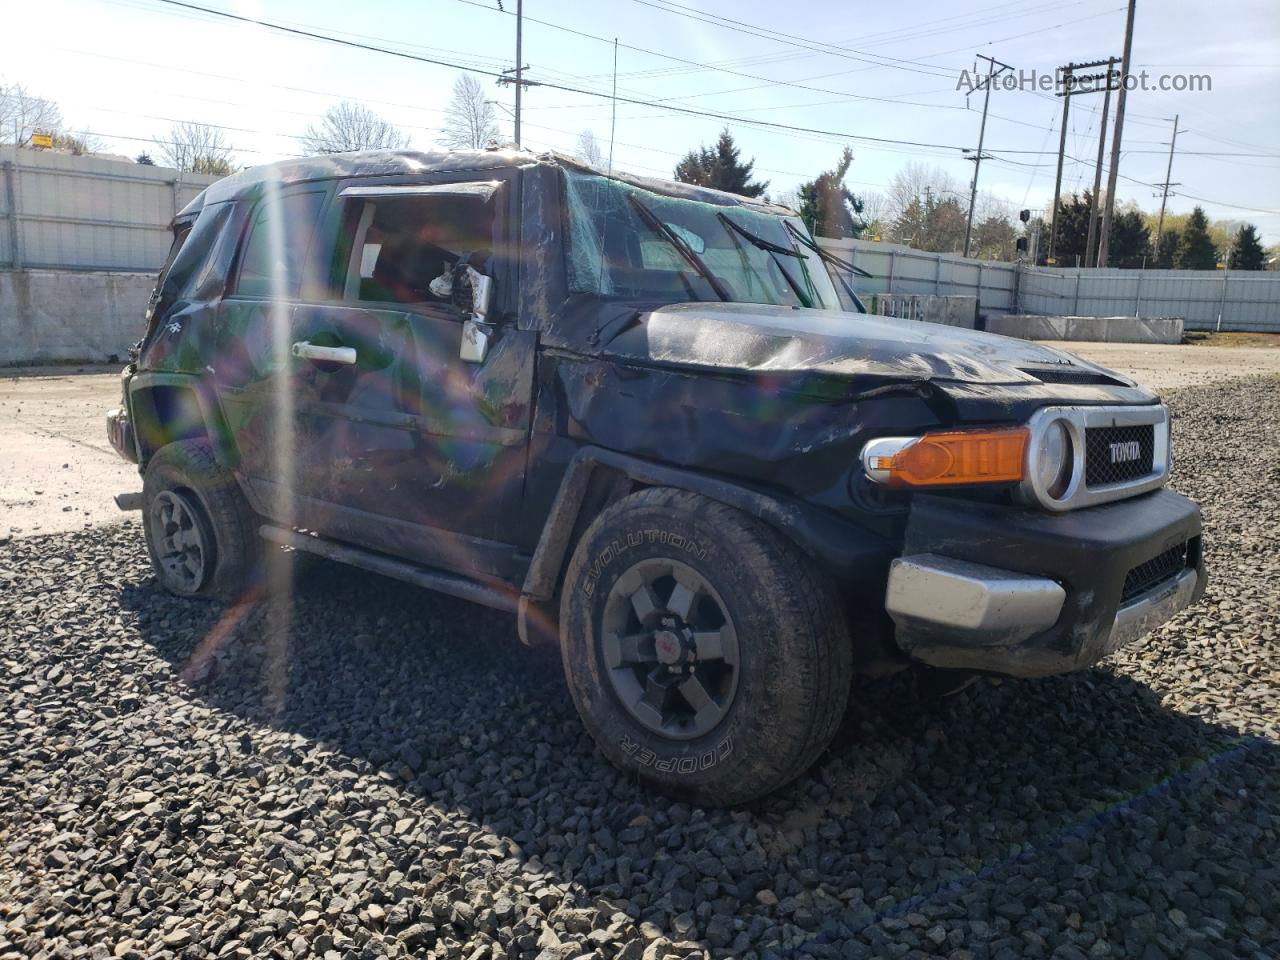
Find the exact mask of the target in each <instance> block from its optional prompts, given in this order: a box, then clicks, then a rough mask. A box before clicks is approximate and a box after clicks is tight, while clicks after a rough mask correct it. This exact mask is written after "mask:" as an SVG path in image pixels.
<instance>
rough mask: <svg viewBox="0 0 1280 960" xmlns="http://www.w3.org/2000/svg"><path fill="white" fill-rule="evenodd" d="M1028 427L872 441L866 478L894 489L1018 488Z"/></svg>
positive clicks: (866, 455) (865, 459)
mask: <svg viewBox="0 0 1280 960" xmlns="http://www.w3.org/2000/svg"><path fill="white" fill-rule="evenodd" d="M1029 437H1030V434H1029V431H1028V430H1027V428H1026V427H1015V428H1013V429H1000V430H949V431H940V432H938V433H926V434H925V435H924V436H922V437H905V438H896V437H894V438H884V439H881V440H873V441H872V442H871V443H869V444H868V445H867V448H866V450H865V451H864V452H863V463H864V464H865V466H866V471H867V474H868V476H870V477H871V478H872V479H873V480H876V481H878V482H879V483H884V484H887V485H888V486H891V487H944V486H960V485H962V484H973V483H1017V482H1018V481H1020V480H1021V479H1022V475H1023V470H1024V465H1025V462H1026V451H1027V442H1028V439H1029Z"/></svg>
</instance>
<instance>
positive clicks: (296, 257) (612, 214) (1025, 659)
mask: <svg viewBox="0 0 1280 960" xmlns="http://www.w3.org/2000/svg"><path fill="white" fill-rule="evenodd" d="M173 232H174V240H173V247H172V252H171V254H170V256H169V260H168V262H167V264H166V265H165V267H164V268H163V271H162V272H161V274H160V279H159V283H158V285H157V287H156V290H155V293H154V295H153V297H152V302H151V306H150V308H149V311H148V316H147V328H146V334H145V336H144V338H143V339H142V341H141V342H140V343H139V345H138V348H137V351H136V356H135V359H134V361H133V362H132V363H131V364H130V365H129V366H128V367H127V368H126V370H125V371H124V374H123V395H124V396H123V406H122V407H121V408H120V409H118V410H115V411H112V412H111V413H110V414H109V415H108V432H109V434H110V437H111V441H112V443H113V444H114V446H115V448H116V449H117V450H118V451H119V452H120V453H121V454H122V455H123V456H125V457H127V458H128V459H129V460H131V461H134V462H136V463H137V464H138V465H139V469H140V471H141V474H142V477H143V492H142V494H141V496H140V497H139V496H137V495H133V498H132V499H133V500H134V505H137V506H140V507H141V508H142V510H143V514H144V529H145V536H146V543H147V549H148V551H149V553H150V557H151V562H152V564H153V565H154V568H155V575H156V577H157V579H158V580H159V582H160V583H161V584H162V585H163V586H164V587H165V588H166V589H168V590H170V591H172V592H174V593H176V594H180V595H183V596H211V597H219V598H225V599H238V598H242V597H246V596H252V595H254V594H255V593H256V592H257V590H258V589H259V588H260V584H261V579H262V578H261V573H260V571H261V569H262V564H263V562H264V558H265V556H266V554H267V553H268V548H269V547H270V546H271V545H282V546H285V547H290V548H293V550H295V551H304V552H309V553H316V554H321V555H323V556H325V557H329V558H332V559H335V560H338V561H342V562H346V563H349V564H354V565H355V566H358V567H363V568H366V569H369V570H372V571H376V572H378V573H382V574H386V575H389V576H392V577H398V578H401V579H403V580H407V581H410V582H412V583H416V584H421V585H423V586H426V587H430V588H433V589H436V590H440V591H443V592H445V593H450V594H453V595H456V596H460V597H465V598H468V599H470V600H474V601H478V602H480V603H485V604H490V605H492V606H495V607H499V608H503V609H506V610H510V611H512V612H513V613H514V614H515V615H516V619H517V627H518V632H519V635H520V637H521V638H522V639H523V640H525V641H526V642H529V643H538V642H547V643H557V644H559V647H560V650H561V653H562V658H563V663H564V669H565V674H566V676H567V679H568V686H569V690H570V692H571V694H572V697H573V699H574V702H575V704H576V706H577V708H578V710H579V712H580V714H581V716H582V719H583V722H584V723H585V724H586V726H587V728H588V729H589V730H590V732H591V734H592V736H593V737H594V738H595V740H596V742H597V743H598V744H599V747H600V749H601V750H602V751H603V752H604V754H605V755H606V756H607V757H608V758H609V759H610V760H611V761H613V762H614V763H615V764H617V765H618V766H620V767H622V768H623V769H624V770H627V771H630V772H632V773H634V774H635V775H637V776H638V777H639V778H641V779H643V780H645V781H647V782H649V783H651V784H653V785H655V786H657V787H659V788H660V789H663V790H665V791H667V792H669V793H672V794H674V795H678V796H682V797H686V798H689V799H692V800H695V801H698V802H704V803H715V804H728V803H738V802H742V801H746V800H749V799H751V798H753V797H757V796H760V795H761V794H763V793H765V792H767V791H770V790H773V789H775V788H777V787H779V786H781V785H783V784H785V783H787V782H788V781H789V780H791V779H793V778H794V777H796V776H798V775H800V774H801V773H803V772H804V771H805V770H806V768H808V767H809V766H810V765H811V764H812V763H813V762H814V760H815V759H816V758H817V757H818V755H819V754H820V753H821V752H822V751H823V749H824V748H825V747H826V746H827V744H828V742H829V740H830V739H831V737H832V736H833V734H834V732H835V730H836V727H837V724H838V722H839V720H840V718H841V715H842V712H843V710H844V708H845V704H846V700H847V697H848V694H849V690H850V681H851V677H852V675H853V674H854V673H855V672H862V673H883V672H887V671H890V670H893V669H895V668H900V667H904V666H908V665H911V664H924V665H929V666H930V667H933V668H943V669H955V670H963V671H980V672H989V673H995V674H1006V675H1013V676H1019V677H1034V676H1042V675H1046V674H1053V673H1059V672H1063V671H1069V670H1079V669H1081V668H1084V667H1088V666H1089V665H1091V664H1093V663H1095V662H1097V661H1098V660H1099V659H1100V658H1102V657H1104V656H1105V655H1106V654H1108V653H1109V652H1110V651H1113V650H1115V649H1116V648H1117V647H1119V646H1121V645H1122V644H1126V643H1129V642H1130V641H1133V640H1135V639H1137V638H1138V637H1140V636H1142V635H1143V634H1145V633H1146V632H1148V631H1150V630H1151V629H1153V628H1154V627H1155V626H1156V625H1158V624H1160V623H1161V622H1163V621H1164V620H1166V619H1167V618H1169V617H1170V616H1171V615H1172V614H1173V613H1174V612H1176V611H1178V610H1180V609H1181V608H1183V607H1185V606H1187V605H1188V604H1189V603H1191V602H1192V601H1194V600H1195V599H1196V598H1197V597H1198V596H1199V594H1200V593H1201V592H1202V591H1203V589H1204V583H1205V572H1204V566H1203V563H1202V560H1201V556H1202V554H1201V546H1200V530H1201V527H1200V513H1199V510H1198V509H1197V508H1196V506H1195V504H1193V503H1192V502H1191V501H1189V500H1187V499H1186V498H1185V497H1182V496H1179V495H1178V494H1176V493H1173V492H1171V491H1169V490H1167V489H1164V487H1165V482H1166V480H1167V478H1168V473H1169V463H1170V449H1169V417H1168V412H1167V410H1166V408H1165V407H1164V406H1163V405H1161V404H1160V403H1159V402H1158V399H1157V398H1156V397H1155V396H1154V395H1152V394H1151V393H1150V392H1148V391H1146V390H1144V389H1142V388H1141V387H1139V386H1137V385H1136V384H1134V383H1133V382H1132V381H1130V380H1128V379H1126V378H1125V377H1122V376H1119V375H1117V374H1115V373H1112V372H1109V371H1107V370H1104V369H1101V368H1099V367H1096V366H1093V365H1091V364H1089V363H1086V362H1084V361H1082V360H1079V359H1077V358H1075V357H1072V356H1070V355H1068V354H1065V353H1062V352H1059V351H1057V350H1053V349H1049V348H1047V347H1044V346H1040V345H1036V344H1032V343H1028V342H1024V341H1020V340H1014V339H1006V338H1003V337H996V336H991V335H987V334H984V333H981V332H974V331H970V330H964V329H958V328H953V327H944V326H937V325H932V324H928V323H918V322H913V321H909V320H898V319H891V318H887V317H880V316H872V315H868V314H866V313H864V312H854V311H848V312H846V311H842V310H841V309H840V306H839V299H838V297H837V291H836V288H835V286H833V283H842V284H843V283H845V277H846V276H847V275H849V269H848V268H849V265H848V264H842V263H839V262H834V263H833V269H832V270H831V271H828V269H827V266H828V263H827V262H825V261H831V260H832V258H831V255H830V254H829V253H827V252H826V251H825V250H823V249H821V248H820V247H818V246H817V245H816V244H815V243H814V242H813V240H812V238H811V237H810V236H809V234H808V232H807V231H806V230H805V228H804V226H803V224H802V223H801V221H800V220H799V218H798V217H796V215H795V214H794V213H793V212H792V211H790V210H788V209H785V208H782V207H777V206H771V205H769V204H767V203H762V202H759V201H755V200H748V199H745V198H743V197H737V196H731V195H728V194H724V193H719V192H716V191H713V190H708V189H702V188H699V187H695V186H691V185H688V184H682V183H670V182H662V181H652V180H645V179H640V178H635V177H630V176H626V175H622V174H610V175H606V174H604V173H602V172H600V171H598V170H594V169H590V168H586V167H583V166H581V165H579V164H576V163H575V162H573V161H571V160H569V159H567V158H564V157H560V156H557V155H552V154H544V155H539V156H535V155H533V154H531V153H528V152H521V151H503V150H489V151H475V152H459V153H441V154H422V153H411V152H378V153H363V154H348V155H338V156H332V157H326V158H320V159H311V160H302V161H289V162H283V163H278V164H272V165H268V166H265V167H259V168H256V169H253V170H248V171H245V172H242V173H239V174H236V175H234V176H231V177H228V178H227V179H225V180H221V181H219V182H217V183H215V184H213V185H212V186H210V187H208V188H207V189H206V190H205V191H204V192H203V193H202V194H201V195H200V196H199V197H197V198H196V199H195V200H194V201H193V202H192V203H191V204H190V205H189V206H188V207H187V208H186V209H184V210H183V211H182V212H181V213H180V214H179V215H178V217H177V218H176V220H175V222H174V226H173ZM833 278H834V280H833ZM846 299H847V300H849V301H851V302H854V303H857V304H858V305H859V306H860V302H859V301H857V298H856V295H854V294H853V291H852V290H848V291H847V297H846ZM275 552H276V553H279V552H280V551H279V549H278V547H277V549H275Z"/></svg>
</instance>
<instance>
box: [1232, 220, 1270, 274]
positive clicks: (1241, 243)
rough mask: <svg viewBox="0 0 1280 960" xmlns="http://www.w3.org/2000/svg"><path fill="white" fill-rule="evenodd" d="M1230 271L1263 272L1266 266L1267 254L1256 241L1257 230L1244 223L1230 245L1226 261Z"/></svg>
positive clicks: (1250, 224)
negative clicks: (1229, 254) (1228, 256)
mask: <svg viewBox="0 0 1280 960" xmlns="http://www.w3.org/2000/svg"><path fill="white" fill-rule="evenodd" d="M1227 263H1228V265H1229V266H1230V267H1231V269H1232V270H1263V269H1266V266H1267V254H1266V251H1264V250H1263V249H1262V244H1261V242H1259V240H1258V228H1257V227H1255V226H1254V225H1253V224H1252V223H1246V224H1245V225H1244V226H1243V227H1241V228H1240V232H1239V233H1237V234H1236V239H1235V242H1234V243H1232V244H1231V258H1230V259H1229V260H1228V261H1227Z"/></svg>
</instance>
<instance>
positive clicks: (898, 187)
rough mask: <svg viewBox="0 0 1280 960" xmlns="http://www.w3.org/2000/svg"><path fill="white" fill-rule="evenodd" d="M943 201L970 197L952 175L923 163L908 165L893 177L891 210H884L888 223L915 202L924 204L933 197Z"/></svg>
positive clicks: (890, 194)
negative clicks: (963, 191)
mask: <svg viewBox="0 0 1280 960" xmlns="http://www.w3.org/2000/svg"><path fill="white" fill-rule="evenodd" d="M931 196H932V197H933V198H934V199H936V200H939V201H942V200H947V199H952V198H955V199H964V198H966V195H965V194H963V193H962V192H961V190H960V186H959V184H957V183H956V181H955V180H954V179H953V178H952V177H951V175H950V174H949V173H947V172H946V171H945V170H942V169H940V168H938V167H930V166H927V165H925V164H923V163H915V162H912V163H908V164H907V165H906V166H905V167H903V168H902V169H901V170H899V171H898V172H897V173H895V174H894V175H893V182H892V183H890V184H889V196H888V209H887V210H884V211H883V216H884V217H885V219H886V220H896V219H899V218H900V217H902V215H903V214H904V213H905V212H906V211H907V209H908V208H909V207H910V206H911V205H912V204H913V203H924V202H926V201H927V200H928V198H929V197H931Z"/></svg>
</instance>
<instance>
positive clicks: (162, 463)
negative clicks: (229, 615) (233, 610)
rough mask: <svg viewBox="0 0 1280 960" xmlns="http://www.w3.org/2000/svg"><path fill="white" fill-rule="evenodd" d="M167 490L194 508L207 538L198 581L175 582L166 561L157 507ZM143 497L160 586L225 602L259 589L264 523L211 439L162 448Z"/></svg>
mask: <svg viewBox="0 0 1280 960" xmlns="http://www.w3.org/2000/svg"><path fill="white" fill-rule="evenodd" d="M166 493H170V494H177V495H178V496H180V497H181V498H182V502H183V503H185V504H187V505H189V506H190V507H191V508H193V510H194V512H195V513H196V514H197V519H198V522H199V523H200V525H201V528H202V529H201V534H202V535H203V536H204V537H205V538H206V539H207V541H208V544H209V549H208V553H209V556H208V557H207V558H206V560H205V563H204V566H205V567H206V568H207V569H205V571H204V574H203V576H202V577H201V578H200V580H199V582H197V583H192V584H189V585H184V584H179V583H176V582H175V581H174V578H173V577H171V576H169V575H166V572H165V569H164V565H163V564H162V563H161V559H160V555H159V551H160V544H161V543H162V542H163V536H162V532H161V531H160V530H158V529H157V526H158V523H157V520H156V518H155V516H154V511H153V509H152V507H153V504H154V503H155V501H156V498H157V497H159V496H161V495H163V494H166ZM142 500H143V508H142V523H143V529H144V532H145V535H146V540H147V553H148V555H149V556H150V558H151V566H152V569H153V570H154V571H155V574H156V578H157V579H158V580H159V581H160V584H161V586H163V587H164V588H165V589H166V590H168V591H169V592H171V593H174V594H177V595H178V596H186V597H206V598H211V599H219V600H225V601H237V600H241V599H244V598H246V597H247V596H248V595H249V594H251V593H252V592H253V591H254V589H255V588H256V586H257V579H258V577H259V575H260V572H261V571H260V566H261V559H262V555H263V551H262V548H261V541H260V540H259V538H258V536H257V526H258V522H259V521H258V520H257V517H256V516H255V514H254V513H253V511H252V510H251V509H250V508H249V504H248V503H247V502H246V501H245V498H244V494H243V493H241V491H240V488H239V486H237V484H236V481H235V478H234V477H233V476H232V475H231V473H230V471H228V470H226V469H225V468H224V467H222V466H221V465H220V464H219V463H218V461H217V459H216V458H215V457H214V455H213V450H212V448H211V447H210V445H209V443H208V441H207V440H202V439H195V440H179V441H177V442H175V443H170V444H166V445H165V446H163V447H161V448H160V449H159V450H157V451H156V452H155V454H154V455H153V456H152V457H151V460H150V461H149V462H148V463H147V468H146V473H145V475H144V477H143V484H142Z"/></svg>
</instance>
